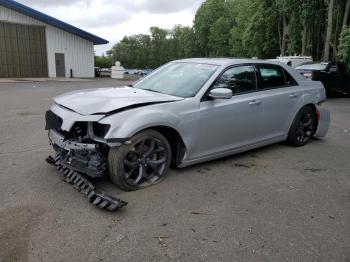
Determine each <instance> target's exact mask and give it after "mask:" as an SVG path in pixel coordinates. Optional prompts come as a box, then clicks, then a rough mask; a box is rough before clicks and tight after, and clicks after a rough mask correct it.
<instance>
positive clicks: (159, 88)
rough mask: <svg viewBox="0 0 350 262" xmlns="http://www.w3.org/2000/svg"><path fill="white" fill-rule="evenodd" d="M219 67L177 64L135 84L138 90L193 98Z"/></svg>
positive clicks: (166, 67) (169, 65) (168, 65)
mask: <svg viewBox="0 0 350 262" xmlns="http://www.w3.org/2000/svg"><path fill="white" fill-rule="evenodd" d="M217 68H218V66H217V65H210V64H200V63H186V62H175V63H170V64H167V65H165V66H164V67H162V68H160V69H159V70H157V71H156V72H154V73H152V74H151V75H149V76H148V77H146V78H145V79H142V80H141V81H140V82H137V83H136V84H135V87H136V88H139V89H144V90H149V91H154V92H159V93H163V94H168V95H173V96H180V97H193V96H195V95H196V94H197V92H198V91H199V90H200V89H201V88H202V86H203V85H204V84H205V83H206V82H207V81H208V79H209V78H210V77H211V76H212V75H213V74H214V72H215V71H216V70H217Z"/></svg>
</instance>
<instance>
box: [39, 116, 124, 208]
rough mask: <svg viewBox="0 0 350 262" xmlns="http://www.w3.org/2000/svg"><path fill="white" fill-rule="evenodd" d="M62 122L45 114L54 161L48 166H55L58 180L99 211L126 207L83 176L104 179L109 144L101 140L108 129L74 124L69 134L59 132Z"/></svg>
mask: <svg viewBox="0 0 350 262" xmlns="http://www.w3.org/2000/svg"><path fill="white" fill-rule="evenodd" d="M62 125H63V120H62V118H60V117H59V116H58V115H57V114H55V113H54V112H52V111H51V110H50V111H47V112H46V127H45V129H46V130H48V137H49V141H50V144H51V145H52V147H53V148H54V150H55V151H56V156H55V158H53V157H49V158H47V162H48V163H50V164H53V165H54V166H56V168H57V170H58V171H59V174H60V176H61V177H62V178H63V180H64V181H65V182H67V183H70V184H72V185H73V186H74V188H75V189H77V190H78V191H79V192H81V193H83V194H84V195H85V196H86V197H87V198H88V200H89V201H90V202H91V203H93V204H94V205H96V206H98V207H99V208H104V209H107V210H109V211H114V210H116V209H119V208H121V207H123V206H125V205H126V204H127V203H126V202H125V201H122V200H120V199H117V198H114V197H112V196H109V195H108V194H107V193H105V192H102V191H99V190H97V189H96V188H95V187H94V186H93V185H92V183H91V182H90V181H88V180H87V179H86V178H85V177H84V175H87V176H89V177H91V178H101V177H104V176H105V174H106V173H107V172H108V165H107V156H108V151H109V146H108V144H107V143H106V142H105V141H104V139H103V138H102V137H103V136H104V134H105V133H107V131H108V129H109V126H108V125H102V124H98V123H97V122H91V121H89V122H85V121H81V122H79V121H78V122H75V123H74V124H72V127H71V128H70V131H66V130H63V129H62Z"/></svg>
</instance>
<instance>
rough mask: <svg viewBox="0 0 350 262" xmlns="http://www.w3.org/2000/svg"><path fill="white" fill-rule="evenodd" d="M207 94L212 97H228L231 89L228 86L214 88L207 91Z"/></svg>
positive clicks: (230, 95) (230, 94)
mask: <svg viewBox="0 0 350 262" xmlns="http://www.w3.org/2000/svg"><path fill="white" fill-rule="evenodd" d="M209 96H210V97H211V98H213V99H230V98H231V97H232V90H231V89H228V88H214V89H212V90H211V91H210V92H209Z"/></svg>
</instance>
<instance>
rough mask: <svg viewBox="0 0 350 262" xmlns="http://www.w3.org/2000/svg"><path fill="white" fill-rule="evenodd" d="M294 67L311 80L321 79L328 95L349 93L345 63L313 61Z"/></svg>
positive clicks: (349, 81) (349, 76) (349, 73)
mask: <svg viewBox="0 0 350 262" xmlns="http://www.w3.org/2000/svg"><path fill="white" fill-rule="evenodd" d="M295 69H296V70H297V71H298V72H300V73H301V74H302V75H303V76H305V77H307V78H309V79H311V80H314V81H321V82H322V83H323V85H324V87H325V88H326V91H327V94H328V95H332V94H335V93H347V94H349V93H350V71H349V69H348V67H347V65H346V64H345V63H342V62H332V63H313V64H306V65H302V66H299V67H297V68H295Z"/></svg>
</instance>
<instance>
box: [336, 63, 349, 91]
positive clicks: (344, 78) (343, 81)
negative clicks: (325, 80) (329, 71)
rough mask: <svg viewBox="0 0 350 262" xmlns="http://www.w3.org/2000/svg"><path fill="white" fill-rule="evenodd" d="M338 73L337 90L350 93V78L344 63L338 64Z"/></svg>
mask: <svg viewBox="0 0 350 262" xmlns="http://www.w3.org/2000/svg"><path fill="white" fill-rule="evenodd" d="M338 73H339V85H340V87H339V90H341V91H343V92H349V91H350V76H349V72H348V68H347V66H346V64H345V63H341V62H339V63H338Z"/></svg>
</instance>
